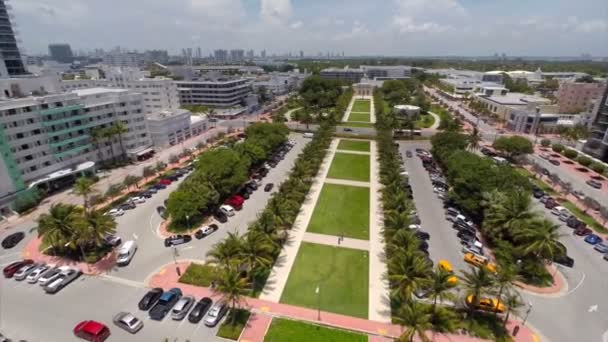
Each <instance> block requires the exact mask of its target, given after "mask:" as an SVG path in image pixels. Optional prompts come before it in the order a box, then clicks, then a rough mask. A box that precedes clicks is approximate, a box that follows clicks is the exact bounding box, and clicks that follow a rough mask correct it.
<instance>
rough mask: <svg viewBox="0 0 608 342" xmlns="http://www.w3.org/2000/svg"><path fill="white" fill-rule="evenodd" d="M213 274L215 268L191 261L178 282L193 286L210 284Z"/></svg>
mask: <svg viewBox="0 0 608 342" xmlns="http://www.w3.org/2000/svg"><path fill="white" fill-rule="evenodd" d="M214 274H215V268H214V267H213V266H210V265H203V264H196V263H191V264H190V265H189V266H188V268H187V269H186V272H184V274H182V276H181V277H180V278H179V282H180V283H184V284H190V285H194V286H205V287H207V286H210V285H211V281H212V280H213V277H214Z"/></svg>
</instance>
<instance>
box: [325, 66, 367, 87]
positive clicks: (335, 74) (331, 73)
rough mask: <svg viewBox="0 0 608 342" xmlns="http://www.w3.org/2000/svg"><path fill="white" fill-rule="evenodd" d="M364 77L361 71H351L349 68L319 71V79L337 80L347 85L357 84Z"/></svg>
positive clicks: (363, 72)
mask: <svg viewBox="0 0 608 342" xmlns="http://www.w3.org/2000/svg"><path fill="white" fill-rule="evenodd" d="M364 76H365V71H364V70H363V69H359V68H357V69H353V68H349V67H344V68H343V69H340V68H327V69H323V70H321V77H323V78H325V79H328V80H339V81H344V82H347V83H358V82H360V81H361V79H362V78H363V77H364Z"/></svg>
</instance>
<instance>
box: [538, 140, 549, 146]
mask: <svg viewBox="0 0 608 342" xmlns="http://www.w3.org/2000/svg"><path fill="white" fill-rule="evenodd" d="M540 145H541V146H542V147H549V145H551V140H549V139H543V140H541V141H540Z"/></svg>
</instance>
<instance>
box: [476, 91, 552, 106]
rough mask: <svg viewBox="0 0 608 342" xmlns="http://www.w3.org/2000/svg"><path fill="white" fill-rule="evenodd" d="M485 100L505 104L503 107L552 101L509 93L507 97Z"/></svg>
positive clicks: (487, 97)
mask: <svg viewBox="0 0 608 342" xmlns="http://www.w3.org/2000/svg"><path fill="white" fill-rule="evenodd" d="M485 98H486V99H488V100H490V101H492V102H496V103H498V104H503V105H525V104H528V103H531V102H546V103H549V102H551V100H549V99H547V98H545V97H540V96H535V95H527V94H522V93H507V94H505V95H491V96H486V97H485Z"/></svg>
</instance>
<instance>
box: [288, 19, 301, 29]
mask: <svg viewBox="0 0 608 342" xmlns="http://www.w3.org/2000/svg"><path fill="white" fill-rule="evenodd" d="M289 27H291V28H292V29H294V30H295V29H299V28H300V27H302V22H301V21H296V22H293V23H291V25H289Z"/></svg>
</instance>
